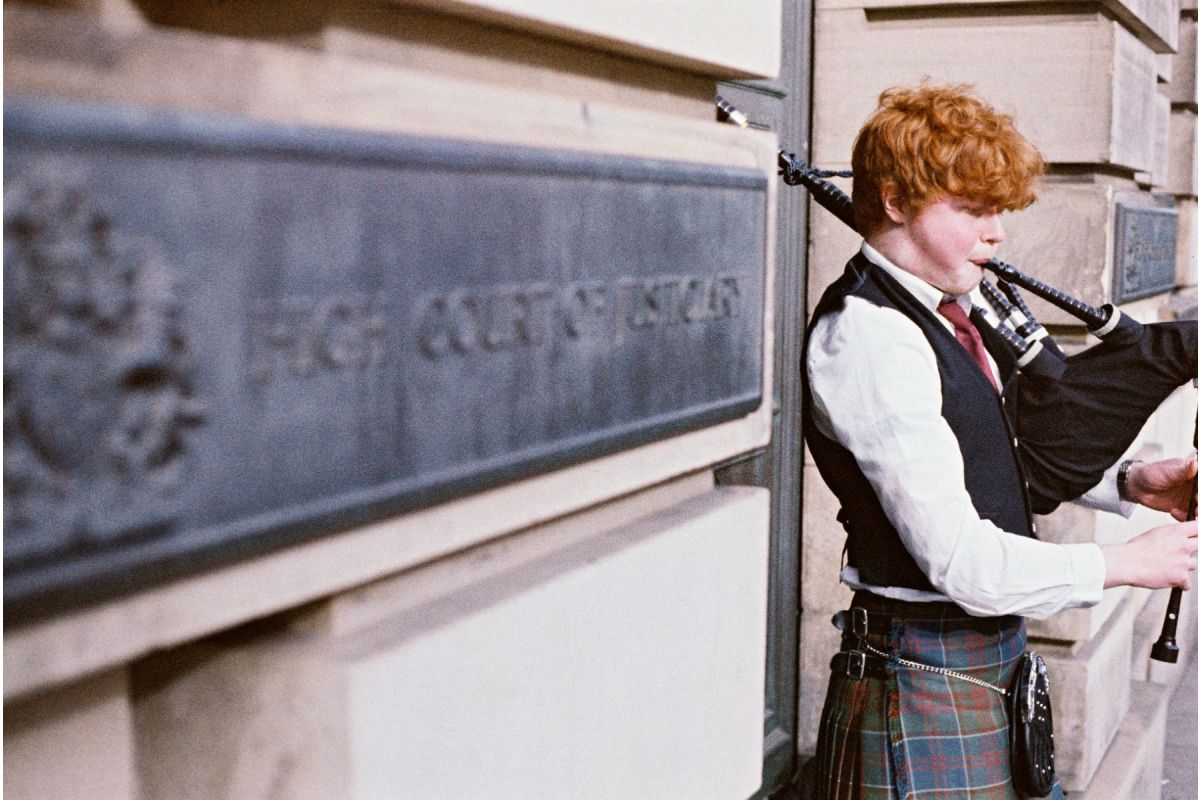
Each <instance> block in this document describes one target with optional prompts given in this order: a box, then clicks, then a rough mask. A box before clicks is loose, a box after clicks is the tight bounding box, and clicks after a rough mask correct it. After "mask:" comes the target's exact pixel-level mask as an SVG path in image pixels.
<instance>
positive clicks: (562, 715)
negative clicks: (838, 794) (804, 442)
mask: <svg viewBox="0 0 1200 800" xmlns="http://www.w3.org/2000/svg"><path fill="white" fill-rule="evenodd" d="M631 511H634V509H631V508H630V506H629V504H628V503H617V504H612V505H611V506H609V507H603V508H599V509H594V510H592V511H590V512H585V513H583V514H580V515H577V516H576V517H573V518H568V519H565V520H562V521H560V522H557V523H554V524H551V525H546V526H542V527H540V528H538V529H535V530H533V531H529V532H526V533H524V534H522V535H521V536H518V537H510V538H509V539H506V540H502V541H500V542H496V543H493V544H490V545H485V546H483V547H480V548H476V549H474V550H471V551H468V552H466V553H463V554H461V555H459V556H455V557H451V558H448V559H443V560H442V561H439V562H438V563H436V564H433V565H430V566H428V567H424V568H421V569H417V570H413V571H411V572H409V573H405V574H403V575H400V576H396V577H393V578H389V579H385V580H382V581H379V582H377V583H375V584H372V585H369V586H366V587H362V588H360V589H357V590H354V591H351V592H346V593H343V594H341V595H338V596H336V597H334V598H331V599H329V600H327V601H326V602H324V603H321V604H314V605H313V606H311V607H309V608H308V609H306V610H303V611H298V612H295V613H292V614H289V615H286V616H284V615H280V616H277V617H274V618H269V619H267V620H264V621H262V622H259V623H252V624H250V625H247V626H243V627H241V628H238V629H234V630H232V631H229V632H226V633H223V634H219V635H217V636H214V637H210V638H209V639H207V640H202V641H200V642H196V643H192V644H189V645H186V646H184V647H180V648H176V649H174V650H170V651H166V652H164V653H162V654H160V655H156V656H153V657H151V658H148V659H144V660H143V661H142V662H140V663H139V664H137V665H135V667H134V670H133V685H134V698H135V707H136V719H137V737H138V765H139V774H140V778H141V782H142V791H143V794H142V800H155V798H168V797H169V798H173V799H174V798H178V799H179V800H188V798H193V797H195V798H200V797H204V798H213V799H215V800H220V798H242V797H269V796H279V797H289V798H292V797H295V798H309V797H312V798H328V800H348V798H350V797H368V798H373V797H392V796H405V797H483V796H502V797H531V798H533V797H562V796H568V797H581V796H611V797H633V796H644V795H662V794H667V793H682V794H684V795H688V796H700V795H704V796H713V797H729V798H734V797H745V796H747V795H749V794H750V793H752V792H753V791H754V789H755V788H757V786H758V783H759V781H760V779H761V768H762V763H761V756H762V676H763V671H764V669H765V657H766V589H767V587H766V584H767V559H768V519H769V496H768V493H767V492H766V491H765V490H762V489H757V488H751V487H727V488H721V489H714V490H711V491H709V492H707V493H705V494H702V495H699V496H694V497H691V498H689V499H685V500H683V501H681V502H679V503H677V504H676V505H673V506H671V507H669V508H667V509H659V510H657V511H655V512H654V513H650V514H643V515H640V516H639V515H638V514H637V513H636V512H635V513H630V512H631ZM667 743H669V746H666V745H667ZM464 764H469V765H471V768H470V769H469V770H464V768H463V765H464Z"/></svg>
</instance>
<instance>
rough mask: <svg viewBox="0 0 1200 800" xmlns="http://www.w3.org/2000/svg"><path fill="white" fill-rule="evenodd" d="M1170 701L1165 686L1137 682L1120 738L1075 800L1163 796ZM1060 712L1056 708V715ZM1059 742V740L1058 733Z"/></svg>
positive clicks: (1136, 799)
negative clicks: (1164, 758)
mask: <svg viewBox="0 0 1200 800" xmlns="http://www.w3.org/2000/svg"><path fill="white" fill-rule="evenodd" d="M1169 701H1170V693H1169V692H1167V691H1166V690H1165V689H1164V688H1163V687H1162V686H1158V685H1156V684H1153V683H1144V682H1138V681H1135V682H1134V683H1133V686H1132V689H1131V690H1130V705H1129V713H1127V714H1126V715H1125V719H1124V720H1122V721H1121V727H1120V729H1119V730H1118V731H1117V736H1116V739H1115V740H1114V741H1113V743H1112V746H1111V747H1110V748H1109V749H1108V752H1107V753H1106V754H1105V756H1104V761H1103V762H1102V763H1101V765H1100V767H1099V769H1097V770H1096V772H1095V774H1094V775H1093V776H1092V779H1091V781H1090V782H1089V783H1088V786H1087V788H1084V789H1080V790H1079V791H1078V792H1071V800H1158V798H1160V797H1162V789H1163V787H1162V774H1163V751H1164V745H1165V743H1166V735H1167V709H1168V707H1169V706H1168V704H1169ZM1055 708H1056V709H1057V705H1056V706H1055ZM1057 713H1058V712H1057V711H1055V715H1056V717H1057ZM1055 721H1056V722H1057V719H1056V720H1055ZM1055 727H1056V728H1057V725H1056V726H1055ZM1055 741H1056V742H1057V741H1058V737H1057V736H1056V737H1055Z"/></svg>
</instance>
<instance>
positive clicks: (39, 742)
mask: <svg viewBox="0 0 1200 800" xmlns="http://www.w3.org/2000/svg"><path fill="white" fill-rule="evenodd" d="M4 796H5V797H7V798H11V799H12V800H78V798H81V797H98V798H106V800H107V799H108V798H111V799H112V800H135V798H138V791H137V785H136V781H135V779H134V737H133V723H132V714H131V711H130V703H129V691H128V685H127V680H126V674H125V672H124V671H123V670H118V671H113V672H106V673H104V674H102V675H97V676H93V677H92V678H89V679H87V680H84V681H80V682H78V683H75V684H71V685H70V686H65V687H60V688H58V689H56V690H54V691H51V692H47V693H44V694H40V695H37V696H34V697H29V698H26V699H24V700H22V701H20V702H17V703H10V704H8V705H6V706H5V707H4Z"/></svg>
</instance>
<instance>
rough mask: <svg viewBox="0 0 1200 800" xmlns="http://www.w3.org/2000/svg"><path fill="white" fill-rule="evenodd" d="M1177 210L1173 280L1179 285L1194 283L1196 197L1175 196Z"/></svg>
mask: <svg viewBox="0 0 1200 800" xmlns="http://www.w3.org/2000/svg"><path fill="white" fill-rule="evenodd" d="M1175 210H1176V211H1178V212H1179V239H1178V242H1179V245H1178V247H1179V249H1178V250H1177V251H1176V254H1175V281H1176V283H1178V284H1179V285H1180V286H1195V285H1196V238H1197V236H1198V235H1200V232H1198V231H1197V228H1196V198H1194V197H1177V198H1175Z"/></svg>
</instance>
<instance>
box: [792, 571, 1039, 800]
mask: <svg viewBox="0 0 1200 800" xmlns="http://www.w3.org/2000/svg"><path fill="white" fill-rule="evenodd" d="M853 605H855V606H860V607H865V608H867V609H868V612H870V611H876V612H878V613H884V614H888V615H890V616H892V617H893V618H894V620H895V621H894V622H893V625H892V629H891V632H890V633H883V634H879V635H876V634H872V635H871V636H868V637H866V641H867V642H869V643H870V644H871V645H872V646H873V647H875V648H877V649H879V650H882V651H883V652H886V653H891V654H893V655H895V656H898V657H900V658H905V659H908V660H910V661H916V662H918V663H922V664H927V665H930V666H936V667H945V668H947V669H952V670H955V671H957V672H963V673H965V674H967V675H970V676H972V677H975V678H978V679H980V680H982V681H986V682H987V683H990V684H993V685H995V686H1000V687H1004V688H1007V687H1008V686H1010V685H1011V683H1012V679H1013V675H1014V673H1015V670H1016V667H1017V660H1018V659H1019V658H1020V656H1021V654H1022V653H1024V652H1025V621H1024V620H1023V619H1022V618H1020V617H1014V616H1009V617H987V618H985V617H972V616H970V615H968V614H967V613H966V612H964V611H963V610H962V609H961V608H959V607H957V606H955V605H953V604H952V603H905V602H902V601H892V600H887V599H885V598H879V597H877V596H874V595H870V594H867V593H865V592H859V593H858V594H856V595H855V600H854V603H853ZM897 618H898V619H897ZM856 643H857V638H856V637H854V636H852V635H851V634H849V633H846V634H844V635H843V640H842V649H843V650H850V649H854V648H855V647H856ZM815 762H816V763H815V764H814V766H815V770H816V775H815V777H816V784H817V785H816V787H815V788H816V789H817V797H819V798H821V800H910V799H911V800H967V799H968V798H970V799H971V800H1017V794H1016V792H1015V791H1014V790H1013V787H1012V781H1011V777H1010V767H1009V742H1008V718H1007V714H1006V711H1005V698H1004V697H1003V696H1002V695H1001V694H999V693H998V692H995V691H993V690H991V689H988V688H986V687H983V686H977V685H975V684H973V683H971V682H969V681H965V680H962V679H961V678H954V677H950V676H947V675H940V674H937V673H934V672H927V671H924V670H918V669H914V668H910V667H904V666H903V665H898V666H894V667H893V666H892V665H889V666H888V668H887V677H886V678H871V677H865V678H862V679H855V678H850V677H847V676H846V675H839V674H836V673H835V674H831V675H830V680H829V689H828V693H827V694H826V698H825V707H824V711H823V712H822V715H821V730H820V731H819V733H818V738H817V753H816V759H815ZM1061 796H1062V790H1061V788H1059V787H1058V786H1057V785H1056V786H1055V790H1054V793H1053V794H1052V797H1061Z"/></svg>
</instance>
